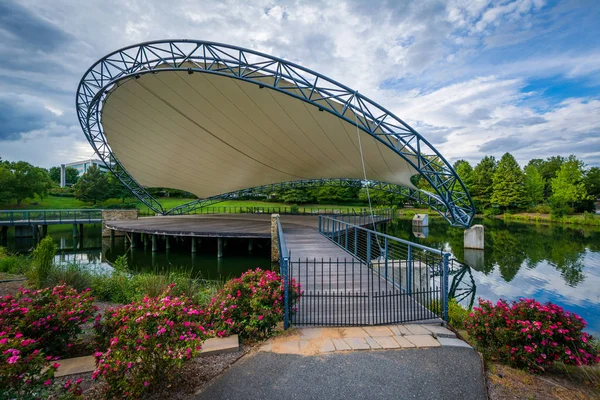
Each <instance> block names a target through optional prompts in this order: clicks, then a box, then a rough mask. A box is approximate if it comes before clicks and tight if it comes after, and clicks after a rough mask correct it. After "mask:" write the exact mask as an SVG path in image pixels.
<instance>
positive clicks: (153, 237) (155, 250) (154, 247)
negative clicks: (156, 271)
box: [152, 235, 158, 265]
mask: <svg viewBox="0 0 600 400" xmlns="http://www.w3.org/2000/svg"><path fill="white" fill-rule="evenodd" d="M157 251H158V249H157V246H156V235H152V252H153V253H156V252H157ZM152 264H153V265H154V261H152Z"/></svg>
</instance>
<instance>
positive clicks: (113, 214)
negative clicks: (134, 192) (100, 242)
mask: <svg viewBox="0 0 600 400" xmlns="http://www.w3.org/2000/svg"><path fill="white" fill-rule="evenodd" d="M123 219H138V209H137V208H135V209H132V210H102V236H103V237H107V236H110V229H108V228H107V227H106V224H105V222H106V221H118V220H123ZM123 235H125V233H123V232H119V231H115V236H123Z"/></svg>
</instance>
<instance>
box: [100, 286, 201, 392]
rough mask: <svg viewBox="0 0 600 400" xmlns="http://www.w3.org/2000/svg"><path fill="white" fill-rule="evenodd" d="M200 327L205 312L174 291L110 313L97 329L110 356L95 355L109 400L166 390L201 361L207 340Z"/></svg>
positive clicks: (102, 344) (105, 315)
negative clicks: (173, 379) (183, 369)
mask: <svg viewBox="0 0 600 400" xmlns="http://www.w3.org/2000/svg"><path fill="white" fill-rule="evenodd" d="M200 321H201V311H200V310H198V309H197V308H196V307H195V306H194V305H193V304H192V302H191V301H190V300H189V299H187V298H185V297H173V296H172V293H171V292H170V290H167V291H166V292H165V293H163V294H161V295H160V296H158V297H154V298H152V297H145V298H144V299H143V300H142V301H141V302H134V303H131V304H128V305H125V306H121V307H117V308H113V309H109V310H108V311H107V312H106V313H105V314H104V316H103V317H102V318H101V319H100V318H98V319H97V320H96V325H95V327H94V329H95V331H96V338H97V340H98V345H99V346H100V348H101V349H106V350H105V351H103V352H97V353H95V354H94V356H95V357H96V370H95V371H94V373H93V375H92V378H94V379H99V378H103V379H104V380H106V383H107V384H108V390H107V392H106V397H107V398H112V397H119V398H120V397H125V396H126V397H134V398H137V397H140V396H141V395H142V394H143V393H145V392H147V391H148V390H150V389H152V388H154V387H155V386H159V385H160V386H163V385H164V384H165V382H166V381H168V380H169V379H170V378H171V377H172V376H173V371H174V370H177V369H179V368H181V366H182V365H183V363H184V362H186V361H187V360H190V359H191V358H193V357H195V356H197V355H198V353H199V351H200V349H201V344H202V341H203V340H204V338H205V337H206V335H205V332H204V328H203V327H202V325H201V324H200Z"/></svg>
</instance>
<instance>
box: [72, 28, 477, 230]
mask: <svg viewBox="0 0 600 400" xmlns="http://www.w3.org/2000/svg"><path fill="white" fill-rule="evenodd" d="M169 71H187V72H188V73H194V72H198V73H206V74H214V75H220V76H227V77H230V78H232V79H238V80H242V81H245V82H250V83H254V84H256V85H259V86H261V87H268V88H270V89H272V90H276V91H278V92H281V93H285V94H287V95H289V96H292V97H295V98H297V99H299V100H302V101H304V102H306V103H309V104H312V105H313V106H315V107H318V108H319V109H320V110H323V111H327V112H329V113H331V114H333V115H336V116H337V117H339V118H341V119H343V120H345V121H346V122H348V123H350V124H352V125H355V126H357V127H358V128H359V129H361V130H362V131H364V132H366V133H368V134H369V135H371V136H372V137H373V138H374V139H376V140H378V141H379V142H381V143H383V144H384V145H386V146H387V147H389V148H390V149H391V150H393V151H394V152H395V153H396V154H398V156H400V157H402V158H404V159H405V160H406V161H407V162H408V163H409V164H410V165H411V166H412V167H413V168H414V169H415V170H417V171H418V172H419V174H420V175H421V176H423V177H424V179H425V180H426V181H427V182H428V183H429V184H430V186H431V187H432V188H433V193H429V192H425V191H418V190H413V189H408V188H405V189H406V190H410V193H411V195H410V196H409V197H410V198H412V199H414V200H416V201H422V202H424V204H428V205H429V206H430V207H432V208H434V209H435V210H437V211H438V212H439V213H440V214H441V215H442V216H443V217H444V218H446V219H447V220H448V221H449V222H450V224H452V225H456V226H465V227H468V226H469V225H470V224H471V222H472V219H473V217H474V215H475V207H474V205H473V201H472V200H471V196H470V195H469V193H468V191H467V189H466V187H465V185H464V184H463V182H462V181H461V180H460V178H459V177H458V175H457V174H456V172H455V171H454V170H453V168H452V166H451V165H450V164H449V163H448V162H447V161H446V160H445V159H444V157H442V155H441V154H440V153H439V152H438V151H437V150H436V149H435V148H434V147H433V146H432V145H431V144H430V143H429V142H428V141H427V140H426V139H424V138H423V137H422V136H421V135H420V134H419V133H418V132H417V131H415V130H414V129H413V128H411V127H410V126H409V125H408V124H406V123H405V122H404V121H402V120H401V119H400V118H398V117H397V116H395V115H394V114H392V113H391V112H390V111H388V110H386V109H385V108H383V107H381V106H379V105H378V104H376V103H375V102H373V101H372V100H370V99H368V98H367V97H365V96H363V95H361V94H359V93H358V92H357V91H354V90H352V89H350V88H348V87H347V86H344V85H342V84H340V83H338V82H336V81H334V80H332V79H330V78H327V77H326V76H324V75H321V74H318V73H316V72H314V71H311V70H309V69H307V68H304V67H302V66H300V65H298V64H294V63H292V62H289V61H285V60H283V59H281V58H277V57H273V56H270V55H267V54H264V53H260V52H256V51H253V50H248V49H244V48H241V47H236V46H230V45H225V44H220V43H214V42H206V41H200V40H185V39H183V40H162V41H154V42H146V43H142V44H137V45H133V46H130V47H126V48H123V49H120V50H117V51H115V52H113V53H111V54H109V55H107V56H106V57H103V58H102V59H100V60H99V61H97V62H96V63H95V64H94V65H92V66H91V67H90V68H89V69H88V70H87V72H86V73H85V74H84V76H83V78H82V79H81V81H80V83H79V87H78V89H77V95H76V107H77V116H78V118H79V122H80V124H81V128H82V129H83V132H84V134H85V136H86V138H87V139H88V141H89V142H90V144H91V145H92V147H93V148H94V150H95V151H96V154H97V155H98V157H100V159H102V161H104V163H105V164H106V166H107V168H108V169H109V170H111V171H112V172H113V173H114V174H115V175H116V176H117V177H118V178H119V180H120V181H121V182H122V183H123V184H124V185H125V186H126V187H127V188H129V189H130V190H131V191H132V193H133V194H134V195H135V196H136V197H137V198H138V199H140V200H141V201H142V202H143V203H144V204H146V205H147V206H148V207H149V208H150V209H152V210H154V211H155V212H157V213H161V214H173V213H176V212H178V211H176V210H181V209H184V208H185V207H183V208H179V207H178V208H177V209H174V210H165V209H164V208H163V207H162V206H161V205H160V203H158V201H156V199H154V198H153V197H152V196H151V195H150V194H149V193H148V192H147V191H146V190H145V189H144V188H143V187H142V186H141V185H140V184H139V183H138V182H137V181H136V180H135V179H134V178H133V177H132V176H131V175H130V174H129V173H128V172H127V171H126V170H125V169H124V168H123V167H122V165H121V163H120V162H119V160H117V158H116V157H115V156H114V154H113V153H112V151H111V149H110V146H109V144H108V142H107V140H106V137H105V135H104V131H103V128H102V124H101V111H102V105H103V100H104V99H105V97H106V95H107V93H108V92H109V91H110V90H111V89H113V88H114V87H115V86H116V85H119V84H120V83H122V82H123V81H125V80H128V79H136V78H139V77H140V76H141V75H142V74H147V73H168V72H169ZM350 181H352V180H346V182H350ZM284 184H287V185H289V184H290V183H289V182H288V183H284ZM382 185H386V184H383V183H382ZM391 186H397V185H390V187H391ZM288 187H289V186H288ZM398 187H399V186H398ZM248 190H251V189H248ZM417 192H418V193H417ZM235 193H239V192H235ZM230 195H232V194H230V193H228V194H224V195H221V196H216V197H215V198H212V197H211V198H207V199H202V200H199V201H196V202H193V203H198V202H200V203H202V202H204V203H203V204H206V205H207V204H210V202H211V201H212V202H214V201H216V199H217V197H218V198H227V197H223V196H230ZM211 199H214V200H211ZM193 203H192V204H193ZM190 207H192V206H190Z"/></svg>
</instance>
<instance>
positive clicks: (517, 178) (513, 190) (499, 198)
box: [491, 153, 525, 209]
mask: <svg viewBox="0 0 600 400" xmlns="http://www.w3.org/2000/svg"><path fill="white" fill-rule="evenodd" d="M524 182H525V174H523V171H522V170H521V167H519V164H518V163H517V161H516V160H515V158H514V157H513V156H512V155H511V154H510V153H505V154H504V155H503V156H502V158H501V159H500V162H499V163H498V166H497V167H496V170H495V171H494V175H493V178H492V187H493V192H492V198H491V201H492V203H493V204H497V205H499V206H501V207H503V208H504V209H507V208H517V207H520V206H522V205H523V204H524V202H525V190H524Z"/></svg>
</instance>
